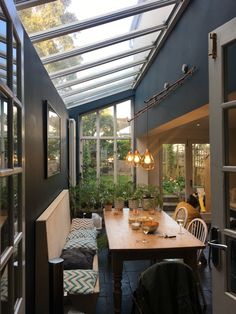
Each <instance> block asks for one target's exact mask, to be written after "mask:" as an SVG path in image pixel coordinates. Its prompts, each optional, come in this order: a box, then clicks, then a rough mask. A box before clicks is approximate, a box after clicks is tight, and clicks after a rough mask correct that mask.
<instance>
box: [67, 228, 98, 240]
mask: <svg viewBox="0 0 236 314" xmlns="http://www.w3.org/2000/svg"><path fill="white" fill-rule="evenodd" d="M78 238H93V239H96V238H97V230H96V229H77V230H73V231H71V232H70V233H69V234H68V235H67V238H66V241H69V240H71V239H78Z"/></svg>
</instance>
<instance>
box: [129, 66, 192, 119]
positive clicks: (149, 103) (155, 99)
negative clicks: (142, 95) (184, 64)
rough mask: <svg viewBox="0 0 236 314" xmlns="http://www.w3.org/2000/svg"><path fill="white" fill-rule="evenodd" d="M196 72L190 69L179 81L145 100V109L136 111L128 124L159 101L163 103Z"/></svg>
mask: <svg viewBox="0 0 236 314" xmlns="http://www.w3.org/2000/svg"><path fill="white" fill-rule="evenodd" d="M194 72H196V67H195V66H193V67H191V68H190V69H189V70H188V71H187V72H186V73H185V74H184V75H183V76H182V77H181V78H180V79H178V80H177V81H175V82H174V83H172V84H170V85H167V87H166V88H164V89H163V90H162V91H160V92H159V93H157V94H155V95H153V96H152V97H150V98H149V99H147V100H145V101H144V103H145V104H146V106H145V107H143V108H142V109H140V110H139V111H137V112H136V113H135V114H134V116H133V118H131V119H129V120H128V122H131V121H133V120H134V119H136V118H138V117H139V116H140V115H141V114H143V113H144V112H146V111H147V110H149V109H150V108H151V107H153V106H155V105H157V104H159V103H160V102H161V101H163V100H164V99H165V98H166V97H168V96H169V95H170V94H171V93H173V92H174V91H175V90H176V89H177V88H178V87H179V86H181V85H183V83H184V82H185V80H186V79H187V78H189V77H190V76H192V75H193V74H194Z"/></svg>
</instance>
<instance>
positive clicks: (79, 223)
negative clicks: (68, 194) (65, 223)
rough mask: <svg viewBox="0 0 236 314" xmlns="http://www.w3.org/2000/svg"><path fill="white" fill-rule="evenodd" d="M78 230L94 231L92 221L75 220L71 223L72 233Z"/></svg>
mask: <svg viewBox="0 0 236 314" xmlns="http://www.w3.org/2000/svg"><path fill="white" fill-rule="evenodd" d="M77 229H94V224H93V220H92V219H88V218H74V219H72V223H71V231H73V230H77Z"/></svg>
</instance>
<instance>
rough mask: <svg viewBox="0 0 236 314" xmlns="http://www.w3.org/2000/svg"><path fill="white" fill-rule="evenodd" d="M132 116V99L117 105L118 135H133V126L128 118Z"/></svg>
mask: <svg viewBox="0 0 236 314" xmlns="http://www.w3.org/2000/svg"><path fill="white" fill-rule="evenodd" d="M130 118H131V101H130V100H128V101H125V102H122V103H120V104H118V105H117V106H116V121H117V122H116V130H117V136H118V137H127V136H129V137H130V135H131V126H130V123H129V122H128V120H129V119H130Z"/></svg>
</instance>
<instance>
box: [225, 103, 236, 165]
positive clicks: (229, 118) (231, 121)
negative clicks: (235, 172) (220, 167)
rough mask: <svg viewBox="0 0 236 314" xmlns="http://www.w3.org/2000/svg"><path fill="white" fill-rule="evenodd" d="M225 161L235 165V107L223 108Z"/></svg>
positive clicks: (227, 163)
mask: <svg viewBox="0 0 236 314" xmlns="http://www.w3.org/2000/svg"><path fill="white" fill-rule="evenodd" d="M224 130H225V152H226V156H225V159H226V160H225V163H226V165H230V166H236V146H235V136H236V108H230V109H227V110H225V128H224Z"/></svg>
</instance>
